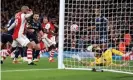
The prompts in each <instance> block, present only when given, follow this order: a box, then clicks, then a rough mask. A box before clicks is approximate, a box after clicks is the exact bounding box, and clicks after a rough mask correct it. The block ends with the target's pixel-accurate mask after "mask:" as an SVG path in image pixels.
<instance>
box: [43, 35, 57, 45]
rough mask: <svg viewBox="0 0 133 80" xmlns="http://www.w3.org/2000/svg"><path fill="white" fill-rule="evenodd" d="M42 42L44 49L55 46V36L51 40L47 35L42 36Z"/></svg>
mask: <svg viewBox="0 0 133 80" xmlns="http://www.w3.org/2000/svg"><path fill="white" fill-rule="evenodd" d="M42 41H43V42H44V44H45V45H46V47H50V46H51V45H55V44H56V41H55V36H52V37H51V38H48V37H47V34H44V35H43V39H42Z"/></svg>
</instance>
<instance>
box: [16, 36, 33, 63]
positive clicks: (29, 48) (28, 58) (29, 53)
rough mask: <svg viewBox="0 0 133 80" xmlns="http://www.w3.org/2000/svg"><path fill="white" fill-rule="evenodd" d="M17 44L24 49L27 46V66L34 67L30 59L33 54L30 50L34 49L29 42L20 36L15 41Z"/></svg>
mask: <svg viewBox="0 0 133 80" xmlns="http://www.w3.org/2000/svg"><path fill="white" fill-rule="evenodd" d="M16 40H17V41H18V42H19V44H21V46H24V47H26V46H27V60H28V65H34V63H33V61H32V58H33V54H32V49H33V47H34V45H33V44H32V43H31V42H30V41H29V39H28V38H27V37H26V36H24V35H23V36H22V37H19V38H17V39H16Z"/></svg>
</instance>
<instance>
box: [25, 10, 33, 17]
mask: <svg viewBox="0 0 133 80" xmlns="http://www.w3.org/2000/svg"><path fill="white" fill-rule="evenodd" d="M32 15H33V11H32V10H31V9H30V10H29V12H28V13H27V14H25V18H29V17H31V16H32Z"/></svg>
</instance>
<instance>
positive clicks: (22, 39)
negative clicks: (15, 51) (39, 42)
mask: <svg viewBox="0 0 133 80" xmlns="http://www.w3.org/2000/svg"><path fill="white" fill-rule="evenodd" d="M28 43H30V40H29V39H28V38H27V37H26V36H24V35H22V36H21V37H18V38H17V39H16V40H13V43H12V47H17V46H21V47H26V46H27V44H28Z"/></svg>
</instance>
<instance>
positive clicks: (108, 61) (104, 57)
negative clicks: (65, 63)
mask: <svg viewBox="0 0 133 80" xmlns="http://www.w3.org/2000/svg"><path fill="white" fill-rule="evenodd" d="M96 51H97V54H96V56H95V60H94V62H84V61H81V59H79V58H78V60H79V61H80V62H81V63H82V64H83V65H86V66H121V67H122V66H128V64H127V63H124V64H115V63H113V61H112V55H113V54H116V55H119V56H124V57H125V56H128V55H129V54H126V55H125V54H123V53H122V52H120V51H118V50H116V49H113V48H112V49H111V48H110V49H107V50H103V51H102V50H99V49H97V50H96Z"/></svg>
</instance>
